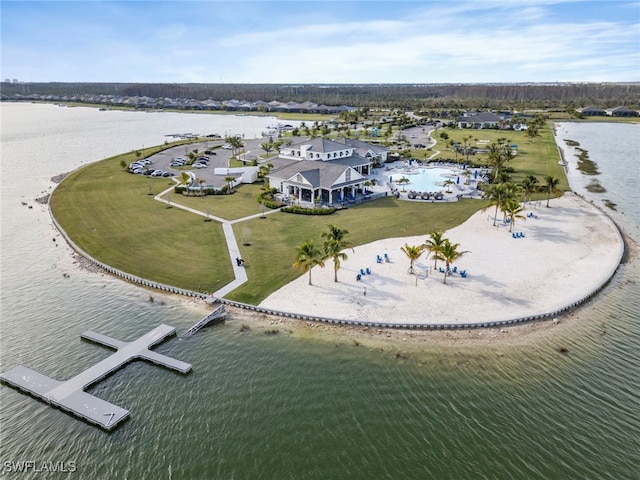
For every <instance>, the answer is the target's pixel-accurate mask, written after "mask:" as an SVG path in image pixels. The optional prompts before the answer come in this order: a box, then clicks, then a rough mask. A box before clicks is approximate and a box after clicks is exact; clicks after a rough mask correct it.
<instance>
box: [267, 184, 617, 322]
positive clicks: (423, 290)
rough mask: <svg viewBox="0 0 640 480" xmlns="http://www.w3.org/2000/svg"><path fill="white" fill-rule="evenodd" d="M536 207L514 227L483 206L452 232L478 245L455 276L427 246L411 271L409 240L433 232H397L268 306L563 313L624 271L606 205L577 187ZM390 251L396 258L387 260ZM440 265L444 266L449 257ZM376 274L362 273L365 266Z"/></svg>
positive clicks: (351, 312) (427, 318) (448, 315)
mask: <svg viewBox="0 0 640 480" xmlns="http://www.w3.org/2000/svg"><path fill="white" fill-rule="evenodd" d="M545 205H546V202H545V201H542V202H537V203H535V204H530V205H527V210H526V211H525V212H523V215H526V214H528V213H533V215H534V217H532V218H527V219H526V221H525V220H524V219H517V220H516V224H515V225H514V227H513V232H522V233H524V237H523V238H513V236H512V233H511V232H509V225H508V224H504V223H503V222H502V217H501V215H500V213H498V215H499V218H498V220H497V222H496V223H497V225H498V226H497V227H494V226H493V213H494V209H493V208H490V209H488V210H487V211H485V212H478V213H476V214H475V215H473V216H472V217H471V218H470V219H469V220H468V221H466V222H465V223H464V224H462V225H460V226H458V227H456V228H453V229H451V230H449V231H447V232H445V235H444V236H445V237H446V238H449V239H450V240H451V241H452V242H455V243H459V244H460V248H459V250H461V251H468V253H465V255H464V256H463V257H462V258H460V259H459V260H458V261H457V262H456V263H455V264H454V265H453V266H456V267H457V268H458V270H466V272H467V276H466V278H463V277H462V276H460V275H459V274H453V275H450V276H448V277H447V283H446V284H444V283H443V274H442V273H440V272H439V271H438V269H434V268H433V267H434V261H433V260H432V259H431V258H430V257H428V256H427V253H428V252H425V253H424V254H423V255H422V256H421V257H420V259H419V260H418V261H417V262H416V264H415V271H416V274H415V275H414V274H410V273H409V271H408V270H409V260H408V258H407V257H406V255H405V254H404V253H403V252H402V251H401V247H402V246H403V245H405V244H409V245H420V244H422V243H424V242H425V241H426V239H427V237H428V234H429V232H425V234H424V235H423V236H417V237H408V238H389V239H385V240H380V241H377V242H373V243H370V244H367V245H362V246H358V247H356V248H355V249H354V251H350V250H349V251H347V252H346V253H347V255H348V257H349V258H348V259H347V260H346V261H344V262H342V265H341V268H340V270H339V271H338V280H339V282H338V283H335V282H334V278H333V277H334V271H333V263H332V262H331V261H329V262H327V264H326V266H325V267H324V268H319V267H316V268H314V269H313V270H312V273H311V275H312V282H313V285H309V284H308V281H309V278H308V274H305V275H303V276H301V277H299V278H298V279H296V280H295V281H293V282H291V283H289V284H288V285H286V286H284V287H282V288H281V289H279V290H278V291H276V292H274V293H273V294H272V295H270V296H269V297H268V298H266V299H265V300H264V301H263V302H262V303H261V304H260V306H262V307H266V308H271V309H277V310H281V311H286V312H296V313H300V314H307V315H313V316H322V317H327V318H336V319H348V320H360V321H373V322H385V323H395V324H398V323H399V324H409V323H413V324H420V323H448V324H452V323H465V324H466V323H482V322H487V321H492V320H493V321H495V320H510V319H518V318H523V317H529V316H534V315H539V314H546V313H551V312H555V311H558V310H560V309H562V308H564V307H565V306H568V305H571V304H572V303H575V302H578V301H580V300H581V299H583V298H584V297H585V296H587V295H589V294H591V293H592V292H593V291H595V290H597V289H598V288H599V287H600V286H601V285H602V284H603V283H605V282H606V281H607V280H608V279H609V278H610V277H611V275H612V274H613V272H614V271H615V269H616V268H617V266H618V264H619V262H620V259H621V258H622V255H623V252H624V243H623V240H622V237H621V236H620V233H619V231H618V229H617V228H616V226H615V225H614V224H613V222H612V221H611V220H610V219H609V218H608V217H607V216H606V215H604V214H603V213H602V212H601V211H600V210H598V209H597V208H595V207H594V206H593V205H591V204H590V203H588V202H586V201H585V200H584V199H582V198H581V197H579V196H577V195H574V194H573V193H566V194H565V195H564V196H563V197H561V198H558V199H551V202H550V208H547V207H546V206H545ZM385 253H386V254H387V255H388V256H389V258H390V261H389V262H383V263H377V262H376V257H377V255H380V256H384V254H385ZM438 266H439V267H440V266H444V265H442V262H439V265H438ZM366 268H369V269H370V270H371V273H370V274H367V275H364V276H362V278H361V280H360V281H358V280H356V275H357V273H358V272H359V271H360V269H366Z"/></svg>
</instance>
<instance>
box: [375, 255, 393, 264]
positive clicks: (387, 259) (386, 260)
mask: <svg viewBox="0 0 640 480" xmlns="http://www.w3.org/2000/svg"><path fill="white" fill-rule="evenodd" d="M384 261H385V262H390V261H391V259H390V258H389V255H388V254H387V253H385V254H384ZM376 263H382V257H381V256H380V255H376Z"/></svg>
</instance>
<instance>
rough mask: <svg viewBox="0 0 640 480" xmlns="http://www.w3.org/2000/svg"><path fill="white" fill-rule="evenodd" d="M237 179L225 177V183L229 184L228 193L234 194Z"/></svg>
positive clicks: (229, 176)
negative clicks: (234, 182) (234, 184)
mask: <svg viewBox="0 0 640 480" xmlns="http://www.w3.org/2000/svg"><path fill="white" fill-rule="evenodd" d="M235 179H236V177H232V176H231V175H228V176H226V177H224V181H225V182H226V183H227V193H232V192H233V181H234V180H235Z"/></svg>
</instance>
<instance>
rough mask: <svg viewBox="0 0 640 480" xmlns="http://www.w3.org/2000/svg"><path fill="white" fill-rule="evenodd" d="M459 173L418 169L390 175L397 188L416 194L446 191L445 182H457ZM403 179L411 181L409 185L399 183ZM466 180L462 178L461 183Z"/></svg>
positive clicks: (436, 169) (446, 170)
mask: <svg viewBox="0 0 640 480" xmlns="http://www.w3.org/2000/svg"><path fill="white" fill-rule="evenodd" d="M459 176H460V175H459V173H458V172H456V171H455V170H451V169H450V168H417V169H415V170H412V171H411V172H400V173H394V174H392V175H390V177H391V178H392V180H393V182H394V184H395V186H396V187H397V188H398V189H400V190H403V189H404V190H415V191H416V192H440V191H442V190H446V186H444V185H443V182H444V181H445V180H452V181H454V182H456V181H457V178H458V177H459ZM402 177H406V178H408V179H409V183H405V184H402V183H398V180H400V179H401V178H402ZM463 181H464V179H463V178H460V182H463Z"/></svg>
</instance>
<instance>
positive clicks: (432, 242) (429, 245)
mask: <svg viewBox="0 0 640 480" xmlns="http://www.w3.org/2000/svg"><path fill="white" fill-rule="evenodd" d="M443 243H444V237H443V236H442V232H431V233H430V234H429V238H427V240H426V241H425V242H424V248H426V249H427V250H429V253H436V252H438V250H439V249H440V247H441V246H442V244H443ZM433 268H434V270H435V269H436V268H438V258H437V257H435V256H434V262H433Z"/></svg>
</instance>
